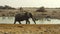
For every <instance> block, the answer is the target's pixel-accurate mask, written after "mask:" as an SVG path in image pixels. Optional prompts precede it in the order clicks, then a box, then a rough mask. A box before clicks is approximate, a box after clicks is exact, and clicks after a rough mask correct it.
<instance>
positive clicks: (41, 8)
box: [36, 7, 46, 12]
mask: <svg viewBox="0 0 60 34" xmlns="http://www.w3.org/2000/svg"><path fill="white" fill-rule="evenodd" d="M36 11H37V12H46V10H45V8H44V7H40V8H39V9H37V10H36Z"/></svg>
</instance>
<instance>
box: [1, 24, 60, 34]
mask: <svg viewBox="0 0 60 34" xmlns="http://www.w3.org/2000/svg"><path fill="white" fill-rule="evenodd" d="M0 34H60V25H59V24H0Z"/></svg>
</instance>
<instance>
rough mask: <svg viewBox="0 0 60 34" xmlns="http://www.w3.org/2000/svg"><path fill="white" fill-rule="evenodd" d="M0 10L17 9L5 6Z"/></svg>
mask: <svg viewBox="0 0 60 34" xmlns="http://www.w3.org/2000/svg"><path fill="white" fill-rule="evenodd" d="M0 9H15V8H13V7H10V6H8V5H5V6H0Z"/></svg>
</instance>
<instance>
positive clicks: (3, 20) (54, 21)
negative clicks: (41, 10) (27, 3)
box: [0, 17, 60, 24]
mask: <svg viewBox="0 0 60 34" xmlns="http://www.w3.org/2000/svg"><path fill="white" fill-rule="evenodd" d="M14 19H15V18H14V17H0V24H14ZM29 20H30V22H31V23H30V24H34V22H33V21H32V19H29ZM21 23H22V24H26V21H22V22H21ZM36 23H37V24H60V20H59V19H50V18H47V19H46V18H43V19H39V20H37V21H36ZM16 24H19V23H18V22H17V23H16Z"/></svg>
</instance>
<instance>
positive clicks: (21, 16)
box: [14, 12, 36, 24]
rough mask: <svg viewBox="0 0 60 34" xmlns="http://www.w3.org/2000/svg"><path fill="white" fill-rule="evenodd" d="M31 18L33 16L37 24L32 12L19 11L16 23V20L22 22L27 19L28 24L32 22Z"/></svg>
mask: <svg viewBox="0 0 60 34" xmlns="http://www.w3.org/2000/svg"><path fill="white" fill-rule="evenodd" d="M29 18H32V20H33V22H34V23H35V24H36V22H35V20H34V18H33V15H32V13H30V12H25V13H18V14H16V15H15V21H14V24H16V22H19V24H21V21H24V20H25V21H26V24H28V23H29V24H30V21H29Z"/></svg>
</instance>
